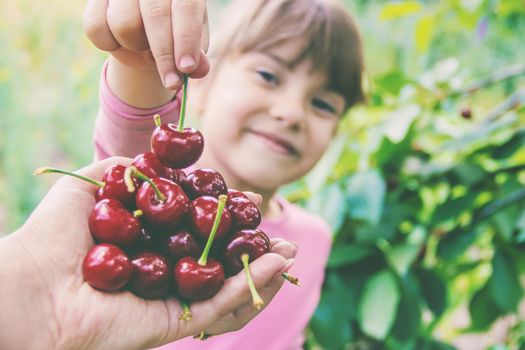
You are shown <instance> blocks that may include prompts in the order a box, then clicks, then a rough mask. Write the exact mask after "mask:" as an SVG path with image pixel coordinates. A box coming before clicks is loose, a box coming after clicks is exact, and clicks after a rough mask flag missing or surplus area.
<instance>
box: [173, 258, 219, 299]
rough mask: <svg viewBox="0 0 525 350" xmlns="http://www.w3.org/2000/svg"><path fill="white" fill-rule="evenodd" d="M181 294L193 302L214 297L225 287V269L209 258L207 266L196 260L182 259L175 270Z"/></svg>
mask: <svg viewBox="0 0 525 350" xmlns="http://www.w3.org/2000/svg"><path fill="white" fill-rule="evenodd" d="M174 278H175V282H176V285H177V290H178V292H179V294H180V295H181V296H182V297H184V298H186V299H188V300H191V301H197V300H204V299H209V298H211V297H213V296H214V295H215V294H216V293H217V292H218V291H219V290H220V289H221V288H222V286H223V285H224V269H223V267H222V265H221V263H220V262H219V261H218V260H215V259H213V258H208V260H207V263H206V265H205V266H202V265H200V264H199V263H198V262H197V261H196V260H195V259H194V258H192V257H185V258H182V259H180V260H179V261H178V262H177V264H176V265H175V268H174Z"/></svg>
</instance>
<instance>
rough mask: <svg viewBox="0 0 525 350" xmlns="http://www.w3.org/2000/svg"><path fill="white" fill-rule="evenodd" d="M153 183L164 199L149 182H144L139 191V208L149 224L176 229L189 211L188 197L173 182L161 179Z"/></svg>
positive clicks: (137, 198) (154, 180) (137, 197)
mask: <svg viewBox="0 0 525 350" xmlns="http://www.w3.org/2000/svg"><path fill="white" fill-rule="evenodd" d="M151 181H152V182H153V183H154V184H155V186H157V188H158V191H159V192H160V194H161V195H162V197H160V196H159V193H157V192H156V191H155V188H154V187H153V186H151V185H150V183H149V182H144V183H143V184H142V185H141V186H140V188H139V189H138V191H137V196H136V204H137V208H138V209H140V210H142V212H143V213H144V218H145V220H147V222H148V223H149V224H151V225H153V226H158V227H167V228H169V227H175V226H176V225H177V223H178V222H179V221H180V220H181V219H182V218H183V216H184V215H185V214H186V212H187V211H188V207H189V199H188V197H187V196H186V194H185V193H184V191H183V190H182V188H181V187H180V186H179V185H177V184H176V183H175V182H173V181H170V180H167V179H164V178H159V177H157V178H154V179H151Z"/></svg>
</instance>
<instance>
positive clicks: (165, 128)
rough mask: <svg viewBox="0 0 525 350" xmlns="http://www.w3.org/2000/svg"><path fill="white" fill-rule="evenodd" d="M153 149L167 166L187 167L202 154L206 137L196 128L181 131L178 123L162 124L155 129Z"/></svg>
mask: <svg viewBox="0 0 525 350" xmlns="http://www.w3.org/2000/svg"><path fill="white" fill-rule="evenodd" d="M151 149H152V151H153V153H155V155H156V156H157V158H158V159H159V160H160V161H161V162H162V163H163V164H164V165H165V166H167V167H169V168H178V169H180V168H187V167H188V166H190V165H192V164H194V163H195V162H196V161H197V160H198V159H199V158H200V156H201V155H202V151H203V150H204V137H203V136H202V134H201V133H200V131H198V130H197V129H194V128H184V130H183V131H179V130H178V126H177V125H176V124H172V123H168V124H162V125H160V126H158V127H156V128H155V130H154V131H153V135H152V136H151Z"/></svg>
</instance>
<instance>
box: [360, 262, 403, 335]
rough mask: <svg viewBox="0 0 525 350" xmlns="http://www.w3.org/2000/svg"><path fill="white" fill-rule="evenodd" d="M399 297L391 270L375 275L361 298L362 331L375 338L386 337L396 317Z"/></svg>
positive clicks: (367, 284)
mask: <svg viewBox="0 0 525 350" xmlns="http://www.w3.org/2000/svg"><path fill="white" fill-rule="evenodd" d="M399 299H400V293H399V288H398V285H397V282H396V278H395V277H394V275H393V274H392V273H391V272H390V271H386V270H384V271H381V272H378V273H376V274H375V275H373V276H372V277H371V278H370V279H369V280H368V282H367V283H366V286H365V289H364V291H363V294H362V295H361V298H360V300H359V306H358V311H357V312H358V321H359V325H360V327H361V329H362V331H363V332H364V333H366V334H368V335H369V336H371V337H373V338H376V339H380V340H382V339H384V338H385V337H386V336H387V335H388V333H389V332H390V329H391V328H392V326H393V323H394V320H395V319H396V310H397V307H398V304H399Z"/></svg>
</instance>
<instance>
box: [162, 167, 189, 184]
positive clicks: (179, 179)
mask: <svg viewBox="0 0 525 350" xmlns="http://www.w3.org/2000/svg"><path fill="white" fill-rule="evenodd" d="M165 169H166V178H167V179H169V180H171V181H173V182H175V183H176V184H177V185H181V186H182V184H183V183H184V181H185V180H186V173H185V172H184V170H182V169H173V168H168V167H165Z"/></svg>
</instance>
